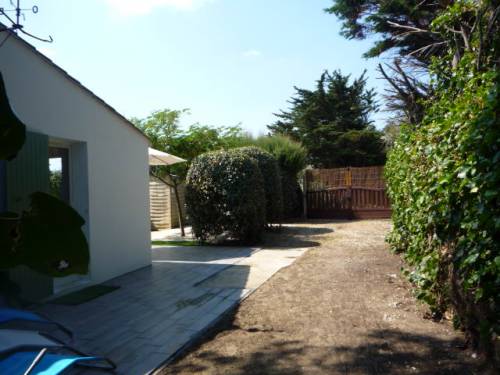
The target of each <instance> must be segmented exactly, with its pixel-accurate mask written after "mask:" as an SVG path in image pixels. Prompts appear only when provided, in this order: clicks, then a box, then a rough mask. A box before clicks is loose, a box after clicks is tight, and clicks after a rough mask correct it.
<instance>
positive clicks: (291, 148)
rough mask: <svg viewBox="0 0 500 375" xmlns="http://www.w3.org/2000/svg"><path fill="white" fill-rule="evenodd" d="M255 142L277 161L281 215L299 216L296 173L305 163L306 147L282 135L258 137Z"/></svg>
mask: <svg viewBox="0 0 500 375" xmlns="http://www.w3.org/2000/svg"><path fill="white" fill-rule="evenodd" d="M255 144H256V145H257V146H258V147H260V148H262V149H263V150H265V151H267V152H269V153H270V154H271V155H273V156H274V158H275V159H276V160H277V161H278V165H279V167H280V170H281V186H282V189H283V216H284V217H285V218H295V217H299V216H301V215H302V189H301V188H300V185H299V183H298V174H299V173H300V172H301V171H302V170H303V169H304V168H305V167H306V164H307V162H306V159H307V151H306V149H305V148H304V147H303V146H302V145H301V144H300V143H298V142H295V141H294V140H292V139H290V138H289V137H287V136H283V135H273V136H270V137H267V136H265V137H259V138H257V139H256V141H255Z"/></svg>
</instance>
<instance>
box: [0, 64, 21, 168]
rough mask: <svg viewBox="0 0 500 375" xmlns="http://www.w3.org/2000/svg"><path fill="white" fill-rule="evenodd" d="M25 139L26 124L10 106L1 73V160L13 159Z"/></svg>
mask: <svg viewBox="0 0 500 375" xmlns="http://www.w3.org/2000/svg"><path fill="white" fill-rule="evenodd" d="M25 139H26V126H24V124H23V123H22V122H21V121H20V120H19V119H18V118H17V116H16V114H15V113H14V111H13V110H12V108H11V107H10V104H9V98H8V97H7V92H6V90H5V84H4V81H3V76H2V74H1V73H0V160H12V159H13V158H14V157H15V156H16V155H17V153H18V152H19V150H20V149H21V148H22V147H23V144H24V142H25Z"/></svg>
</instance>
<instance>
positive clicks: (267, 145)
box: [254, 134, 307, 176]
mask: <svg viewBox="0 0 500 375" xmlns="http://www.w3.org/2000/svg"><path fill="white" fill-rule="evenodd" d="M254 145H255V146H257V147H260V148H262V149H263V150H265V151H267V152H269V153H270V154H271V155H273V156H274V158H275V159H276V160H277V161H278V165H279V167H280V169H281V171H282V172H283V173H286V174H289V175H293V176H296V175H297V174H298V173H299V172H300V171H302V170H303V169H304V168H305V167H306V165H307V161H306V160H307V151H306V149H305V148H304V147H303V146H302V145H301V144H300V143H299V142H297V141H294V140H292V139H291V138H290V137H288V136H284V135H280V134H276V135H273V136H265V137H259V138H257V139H256V140H255V141H254Z"/></svg>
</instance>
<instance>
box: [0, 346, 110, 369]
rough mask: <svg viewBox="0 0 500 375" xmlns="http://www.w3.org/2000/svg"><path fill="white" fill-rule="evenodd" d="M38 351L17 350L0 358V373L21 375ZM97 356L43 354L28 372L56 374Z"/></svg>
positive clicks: (93, 359) (94, 359)
mask: <svg viewBox="0 0 500 375" xmlns="http://www.w3.org/2000/svg"><path fill="white" fill-rule="evenodd" d="M38 355H39V353H38V352H17V353H13V354H11V355H9V356H8V357H7V358H4V359H0V374H9V375H23V374H25V373H26V371H27V370H28V369H29V368H30V366H31V364H32V363H33V362H34V361H35V359H36V358H37V356H38ZM99 360H102V358H99V357H79V356H72V355H62V354H45V355H43V357H42V358H41V359H40V360H39V362H38V363H37V364H36V365H35V366H34V368H33V369H32V370H31V371H30V372H29V374H30V375H56V374H61V373H62V372H63V371H65V370H67V369H69V368H70V367H71V366H73V365H75V364H78V363H80V362H86V361H99Z"/></svg>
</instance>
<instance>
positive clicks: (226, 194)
mask: <svg viewBox="0 0 500 375" xmlns="http://www.w3.org/2000/svg"><path fill="white" fill-rule="evenodd" d="M186 204H187V212H188V215H189V217H190V220H191V223H192V227H193V233H194V235H195V236H196V237H197V238H199V239H201V240H208V239H213V238H215V237H217V236H219V235H221V234H227V235H229V236H230V237H231V238H232V239H236V240H239V241H241V242H245V243H252V242H256V241H258V240H259V239H260V237H261V234H262V231H263V229H264V224H265V204H266V203H265V191H264V181H263V178H262V174H261V172H260V170H259V167H258V165H257V162H256V161H255V160H254V159H253V158H251V157H250V156H248V155H246V154H245V153H243V152H241V151H238V150H230V151H215V152H209V153H206V154H202V155H200V156H198V157H196V158H195V159H194V160H193V162H192V163H191V167H190V168H189V171H188V174H187V178H186Z"/></svg>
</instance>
